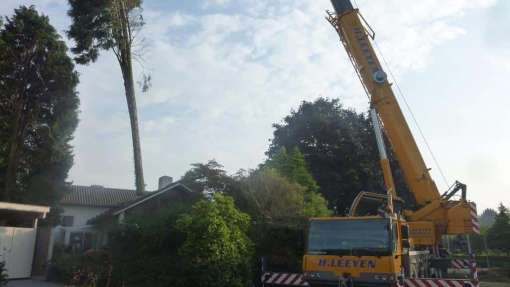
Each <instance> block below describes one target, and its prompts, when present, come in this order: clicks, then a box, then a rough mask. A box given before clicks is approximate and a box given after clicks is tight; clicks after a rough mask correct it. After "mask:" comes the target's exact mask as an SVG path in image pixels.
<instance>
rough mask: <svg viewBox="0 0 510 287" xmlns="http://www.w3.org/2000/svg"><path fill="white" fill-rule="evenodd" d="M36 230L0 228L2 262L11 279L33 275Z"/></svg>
mask: <svg viewBox="0 0 510 287" xmlns="http://www.w3.org/2000/svg"><path fill="white" fill-rule="evenodd" d="M35 235H36V230H35V228H21V227H0V256H1V258H0V260H3V261H5V267H6V269H7V275H8V276H9V279H18V278H28V277H30V274H31V273H32V260H33V257H34V248H35Z"/></svg>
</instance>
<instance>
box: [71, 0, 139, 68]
mask: <svg viewBox="0 0 510 287" xmlns="http://www.w3.org/2000/svg"><path fill="white" fill-rule="evenodd" d="M69 5H70V6H71V9H70V10H69V12H68V14H69V16H70V17H71V19H73V23H72V25H71V27H70V29H69V31H68V32H67V33H68V36H69V37H70V38H72V39H73V40H74V41H75V43H76V45H75V47H73V48H72V49H71V51H72V52H73V53H74V54H76V58H75V60H76V62H77V63H79V64H88V63H90V62H95V61H96V60H97V57H98V56H99V51H100V50H110V49H113V50H114V52H115V54H116V55H117V57H119V56H122V53H125V52H128V51H129V50H130V47H131V45H132V43H133V41H134V37H135V36H136V32H137V30H138V29H139V28H140V27H141V26H143V24H144V21H143V18H142V16H141V5H142V1H141V0H69ZM126 32H127V34H126ZM128 46H129V47H128ZM126 56H127V55H126Z"/></svg>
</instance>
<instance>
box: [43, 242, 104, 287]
mask: <svg viewBox="0 0 510 287" xmlns="http://www.w3.org/2000/svg"><path fill="white" fill-rule="evenodd" d="M110 273H111V260H110V255H109V254H108V253H107V252H106V251H101V250H90V251H87V252H85V253H84V254H68V253H61V254H59V255H58V256H56V258H55V259H54V261H53V278H52V279H53V280H54V281H57V282H62V283H65V284H69V285H73V286H107V284H106V282H108V281H109V279H110ZM92 282H93V284H92Z"/></svg>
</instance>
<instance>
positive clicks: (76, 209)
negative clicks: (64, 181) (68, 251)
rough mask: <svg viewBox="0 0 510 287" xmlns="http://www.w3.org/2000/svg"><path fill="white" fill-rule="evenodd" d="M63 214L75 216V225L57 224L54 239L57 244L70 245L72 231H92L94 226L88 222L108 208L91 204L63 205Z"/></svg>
mask: <svg viewBox="0 0 510 287" xmlns="http://www.w3.org/2000/svg"><path fill="white" fill-rule="evenodd" d="M62 209H63V211H62V213H61V216H73V217H74V221H73V226H61V225H59V226H56V227H55V228H54V229H53V241H54V242H55V243H57V244H64V245H68V244H69V242H70V235H71V233H72V232H84V231H92V226H91V225H88V224H87V221H88V220H89V219H92V218H94V217H96V216H98V215H99V214H101V213H103V212H105V211H106V210H108V208H106V207H89V206H70V205H64V206H62Z"/></svg>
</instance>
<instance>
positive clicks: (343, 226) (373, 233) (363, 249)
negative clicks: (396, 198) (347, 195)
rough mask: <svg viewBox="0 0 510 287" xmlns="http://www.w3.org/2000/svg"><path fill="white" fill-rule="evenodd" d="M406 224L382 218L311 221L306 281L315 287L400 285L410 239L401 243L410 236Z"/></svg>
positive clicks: (308, 233)
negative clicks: (404, 237)
mask: <svg viewBox="0 0 510 287" xmlns="http://www.w3.org/2000/svg"><path fill="white" fill-rule="evenodd" d="M403 225H405V223H404V222H402V221H400V220H398V219H396V218H384V217H381V216H360V217H331V218H312V219H310V221H309V226H308V232H307V249H306V253H305V256H304V258H303V272H304V276H305V279H306V280H307V282H308V283H309V284H310V285H311V286H313V287H316V286H342V285H341V284H342V283H345V284H346V285H347V286H359V285H362V286H395V285H397V283H398V282H399V280H402V278H403V277H402V272H403V268H402V262H403V255H404V252H403V250H404V251H406V252H407V250H408V248H409V246H408V243H407V242H408V241H407V239H405V240H403V241H402V240H401V238H402V235H405V236H407V234H402V233H407V232H406V231H405V228H404V229H403V228H402V226H403ZM402 242H404V244H402ZM403 245H404V246H403ZM403 247H404V248H403ZM339 284H340V285H339Z"/></svg>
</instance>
